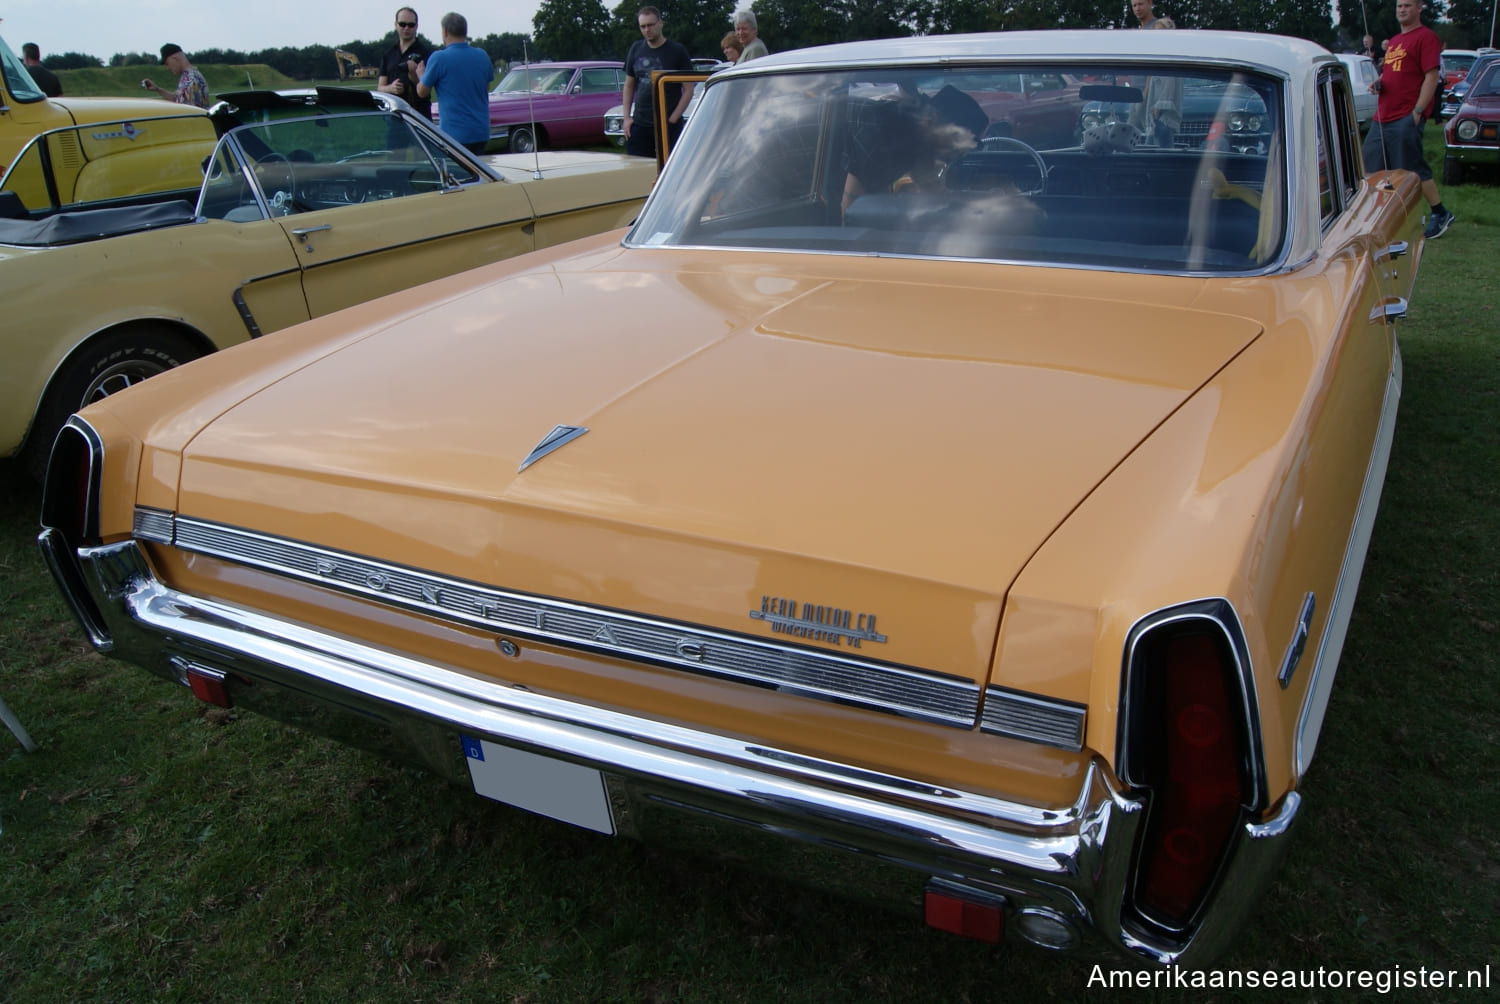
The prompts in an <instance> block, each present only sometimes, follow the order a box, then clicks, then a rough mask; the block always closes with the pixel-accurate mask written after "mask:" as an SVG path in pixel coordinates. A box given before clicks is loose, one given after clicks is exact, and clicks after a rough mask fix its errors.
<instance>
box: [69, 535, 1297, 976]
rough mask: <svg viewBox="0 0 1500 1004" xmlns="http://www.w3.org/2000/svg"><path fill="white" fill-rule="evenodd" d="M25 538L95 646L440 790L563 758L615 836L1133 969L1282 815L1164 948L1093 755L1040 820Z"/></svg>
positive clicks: (118, 552)
mask: <svg viewBox="0 0 1500 1004" xmlns="http://www.w3.org/2000/svg"><path fill="white" fill-rule="evenodd" d="M40 544H41V547H42V550H43V553H44V555H45V557H46V559H47V562H48V565H49V567H50V568H51V569H52V572H53V575H54V578H55V579H56V580H57V583H58V585H59V586H60V587H61V589H62V591H63V593H64V594H65V596H66V597H67V599H68V601H69V603H70V604H71V605H72V607H73V609H74V611H75V613H76V614H77V615H78V617H79V620H80V621H81V622H82V624H83V625H84V628H85V630H86V631H87V632H88V634H89V636H90V640H91V641H92V642H93V643H94V645H95V647H96V648H98V649H99V650H100V651H101V652H103V653H105V654H107V655H110V656H111V657H113V658H119V659H123V660H126V661H128V662H132V663H135V664H137V665H140V666H142V667H144V668H146V669H148V670H150V671H152V672H154V673H156V674H158V675H160V676H163V677H166V678H167V679H170V680H174V681H176V682H178V683H182V684H186V683H187V674H188V673H189V671H192V670H205V669H206V670H208V671H210V672H214V673H221V674H223V675H224V677H225V680H226V683H227V686H228V690H229V693H230V695H231V696H232V698H233V700H234V702H235V704H236V705H237V706H240V707H244V708H247V709H249V710H253V711H258V712H261V713H264V714H267V715H269V716H271V717H275V718H278V719H281V720H284V721H287V722H290V723H291V724H294V725H298V726H301V727H304V728H307V729H308V730H310V731H315V732H318V733H320V734H324V735H329V736H331V737H334V738H337V739H340V740H343V741H347V742H350V743H352V744H354V745H359V746H362V747H365V748H369V749H373V750H375V751H377V752H381V753H385V754H387V755H390V756H393V757H396V758H398V759H406V760H414V761H416V762H418V763H420V764H422V765H424V766H426V767H428V768H429V769H431V770H433V771H434V772H436V773H438V774H439V775H441V776H443V777H446V778H448V779H449V780H451V781H454V782H457V783H463V784H467V783H468V782H469V776H468V773H467V767H466V766H465V764H464V758H463V754H462V745H461V739H460V735H461V734H463V735H469V736H474V737H483V738H485V739H488V740H489V741H491V742H494V743H498V744H501V745H503V746H507V747H510V748H513V749H518V750H522V751H526V752H531V753H537V754H541V755H544V756H548V757H552V758H554V759H557V760H562V761H566V762H571V763H575V764H581V765H584V766H587V767H591V768H594V769H597V770H598V771H600V772H601V773H602V774H603V776H604V780H605V784H606V789H607V792H608V795H609V799H610V803H611V808H612V811H613V813H614V817H615V825H616V828H617V831H618V832H620V833H623V834H626V835H630V836H645V835H646V831H647V830H648V829H650V830H651V831H652V835H653V836H654V835H655V824H656V822H657V821H658V819H659V818H660V817H662V816H664V815H670V816H680V815H681V814H682V813H684V812H685V813H688V814H689V815H691V816H692V817H694V818H695V819H697V820H698V821H700V822H701V821H710V822H713V823H715V824H718V823H726V824H739V826H738V828H739V829H740V832H743V828H744V827H749V828H750V829H751V830H753V831H759V832H760V833H761V834H762V835H769V836H771V837H773V838H774V839H775V841H776V842H777V843H778V845H779V846H782V847H785V846H786V838H793V839H795V840H798V841H802V842H805V845H811V846H814V847H823V848H832V849H837V850H840V851H844V852H852V853H854V854H855V855H857V856H859V857H862V858H863V859H864V860H865V862H866V864H873V865H876V866H878V867H879V869H881V870H883V871H886V872H890V871H891V868H889V867H887V866H895V868H896V869H904V870H906V872H907V873H910V872H917V873H919V874H920V875H923V876H928V877H932V878H937V879H941V880H944V881H945V882H947V883H954V884H957V885H959V886H961V887H967V888H969V889H972V890H974V891H975V892H978V893H981V894H988V895H990V896H997V897H1001V898H1003V900H1004V901H1005V904H1006V909H1007V911H1008V912H1009V913H1011V914H1012V915H1014V914H1017V913H1021V914H1027V913H1030V914H1037V915H1042V916H1045V917H1047V918H1048V919H1050V920H1052V921H1060V922H1062V923H1064V924H1065V925H1067V926H1069V927H1071V928H1072V929H1074V930H1075V931H1077V932H1078V933H1079V934H1080V935H1082V934H1091V935H1093V936H1094V937H1096V938H1098V939H1102V941H1103V942H1105V943H1107V944H1109V945H1112V946H1113V947H1114V948H1115V949H1116V950H1117V951H1119V950H1123V951H1124V952H1125V953H1126V954H1127V955H1128V956H1131V957H1134V958H1135V959H1136V960H1137V961H1139V962H1143V963H1158V964H1172V963H1176V964H1186V965H1192V964H1194V962H1195V960H1198V959H1203V960H1205V961H1206V960H1207V959H1209V958H1211V957H1213V956H1214V955H1217V954H1218V953H1219V952H1221V951H1222V950H1224V949H1225V948H1226V947H1227V946H1228V945H1229V943H1230V942H1231V940H1232V939H1233V937H1234V935H1235V933H1236V931H1237V930H1238V929H1239V927H1240V926H1241V925H1242V923H1243V922H1244V920H1245V919H1246V916H1247V915H1248V913H1249V912H1250V911H1251V910H1252V909H1253V908H1254V905H1255V903H1256V901H1257V900H1258V899H1259V893H1260V891H1261V890H1262V889H1263V888H1264V886H1265V885H1266V884H1268V883H1269V881H1270V876H1271V874H1272V873H1273V872H1274V870H1275V867H1276V865H1277V864H1278V863H1279V860H1280V858H1281V856H1282V854H1283V853H1284V850H1285V846H1286V840H1285V839H1284V837H1285V835H1286V833H1287V832H1288V830H1289V829H1290V827H1291V824H1292V822H1293V820H1294V819H1295V817H1296V815H1297V810H1298V808H1299V806H1300V799H1299V798H1298V796H1297V794H1296V793H1295V792H1293V793H1290V794H1288V795H1287V796H1286V798H1285V799H1283V801H1282V802H1281V804H1280V806H1279V807H1278V808H1277V810H1276V811H1275V812H1274V813H1273V814H1272V816H1271V818H1269V819H1267V820H1265V821H1263V822H1259V823H1247V824H1246V825H1245V826H1244V828H1243V830H1242V832H1241V833H1240V834H1239V839H1238V840H1237V841H1236V846H1235V848H1234V850H1233V852H1232V854H1231V857H1230V859H1229V860H1228V862H1227V863H1226V866H1225V868H1224V872H1223V874H1222V875H1221V876H1220V880H1219V883H1218V887H1217V889H1216V891H1215V894H1214V897H1213V901H1212V902H1211V903H1210V906H1209V909H1207V910H1205V911H1204V918H1205V919H1204V920H1203V922H1202V923H1201V924H1200V925H1199V926H1198V927H1197V928H1196V929H1195V930H1193V931H1192V932H1190V933H1189V934H1188V935H1187V936H1186V937H1172V936H1169V935H1167V934H1164V933H1162V932H1154V931H1151V930H1148V929H1146V928H1145V927H1143V926H1142V925H1140V924H1138V923H1136V922H1133V921H1132V920H1131V919H1130V915H1129V911H1128V910H1127V909H1126V908H1125V904H1124V900H1125V895H1126V891H1127V890H1128V888H1129V886H1130V869H1131V863H1132V857H1133V852H1134V844H1135V837H1136V833H1137V830H1138V829H1139V827H1140V825H1141V822H1142V819H1143V816H1144V811H1143V810H1144V808H1145V802H1144V800H1143V799H1142V798H1141V797H1139V796H1136V795H1132V794H1130V793H1128V792H1125V791H1123V790H1121V787H1120V783H1119V781H1118V780H1116V779H1115V777H1114V775H1113V773H1112V772H1111V771H1110V769H1109V768H1108V766H1107V765H1105V764H1104V763H1103V762H1102V761H1100V760H1098V759H1095V760H1094V761H1092V762H1091V764H1090V766H1089V769H1088V771H1087V773H1086V775H1085V777H1084V779H1083V782H1082V784H1081V786H1080V789H1079V793H1078V797H1077V799H1076V800H1075V801H1074V803H1073V804H1072V805H1071V806H1067V807H1064V808H1054V809H1049V808H1038V807H1036V806H1031V805H1026V804H1023V803H1019V802H1013V801H1008V800H1005V799H1001V798H996V797H994V796H990V795H984V794H979V793H973V792H965V791H957V790H953V789H947V788H940V787H936V786H934V785H932V784H930V783H927V782H924V781H920V780H915V779H911V778H903V777H898V776H893V775H889V774H883V773H878V772H874V771H870V770H866V769H863V768H860V767H857V766H853V765H847V764H840V763H835V762H831V761H827V760H820V759H816V758H813V757H809V756H805V755H803V754H800V753H795V752H792V751H788V750H778V749H772V748H767V747H764V746H760V745H756V744H754V743H750V742H745V741H742V740H737V739H734V738H730V737H726V736H721V735H717V734H713V733H709V732H704V731H700V730H696V729H692V728H687V727H683V726H680V725H672V724H668V723H663V722H659V721H654V720H651V719H648V718H643V717H639V716H637V715H631V714H626V713H621V712H618V711H612V710H608V709H603V708H597V707H592V706H589V705H585V704H581V703H578V702H576V701H573V700H568V699H563V698H559V697H554V696H550V695H545V694H539V693H535V692H532V691H529V690H525V689H519V688H516V687H510V686H506V685H504V684H502V683H498V682H496V681H494V680H493V679H491V678H488V677H484V676H481V675H477V674H474V673H471V672H468V671H465V670H461V669H456V668H451V667H443V666H438V665H433V664H430V663H425V662H421V661H419V660H416V659H412V658H410V657H407V656H403V655H400V654H396V653H393V652H389V651H385V650H382V649H377V648H373V647H371V646H368V645H365V644H362V643H360V642H357V641H354V640H351V639H348V638H345V637H342V636H338V635H334V634H330V633H328V632H325V631H321V630H317V629H315V628H311V627H308V626H306V625H302V624H298V623H294V622H289V621H286V620H282V619H278V618H273V617H269V616H266V615H264V614H261V613H258V612H256V611H254V610H250V609H246V608H243V607H238V606H234V605H230V604H226V603H220V602H216V601H212V600H206V599H201V598H197V597H193V596H188V595H185V594H183V593H180V592H177V591H174V590H172V589H169V588H167V587H166V586H165V585H164V584H162V583H161V582H160V581H158V580H157V579H156V577H155V575H154V574H153V572H152V570H151V567H150V564H149V562H148V560H147V558H146V555H145V553H144V551H143V550H142V549H141V547H140V545H139V544H138V543H136V542H135V541H125V542H122V543H117V544H110V545H105V546H102V547H92V548H80V549H77V550H76V551H75V550H73V549H72V548H71V547H70V546H69V545H68V544H67V543H66V541H65V540H64V538H63V535H62V534H61V533H59V532H58V531H56V530H52V529H45V530H44V531H43V532H42V535H41V538H40ZM657 810H666V811H664V812H658V811H657ZM726 828H727V829H734V828H735V827H734V826H729V827H726ZM781 857H786V858H789V857H790V855H782V856H779V857H778V860H780V858H781ZM845 861H847V859H845ZM842 870H843V869H835V870H834V871H842ZM887 877H888V876H887ZM817 881H818V882H819V884H822V885H828V884H830V883H829V882H828V881H826V880H825V879H823V878H819V879H818V880H817ZM835 884H837V883H835ZM898 884H899V883H898ZM919 889H920V883H906V888H905V889H904V890H903V898H905V899H906V900H907V901H908V902H915V901H916V897H915V894H916V892H918V891H919ZM861 891H862V892H864V893H867V894H873V892H872V890H871V889H868V888H863V889H862V890H861ZM1023 929H1024V928H1023ZM1096 944H1097V943H1096Z"/></svg>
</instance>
